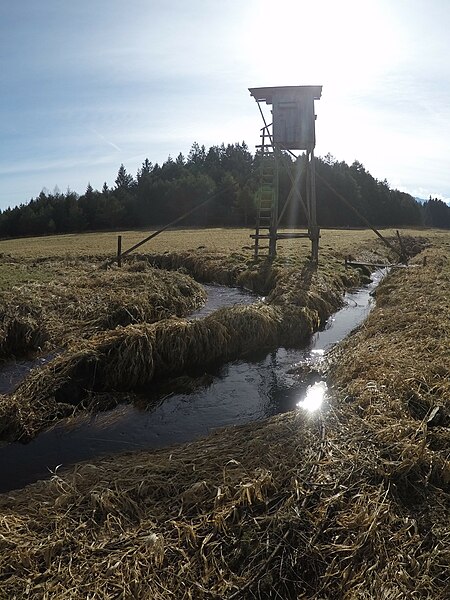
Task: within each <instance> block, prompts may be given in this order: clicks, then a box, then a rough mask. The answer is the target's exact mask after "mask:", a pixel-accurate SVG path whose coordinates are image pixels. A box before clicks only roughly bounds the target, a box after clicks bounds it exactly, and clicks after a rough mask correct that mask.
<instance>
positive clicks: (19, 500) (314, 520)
mask: <svg viewBox="0 0 450 600" xmlns="http://www.w3.org/2000/svg"><path fill="white" fill-rule="evenodd" d="M352 428H353V423H351V424H349V422H348V416H346V415H345V414H344V413H343V412H341V411H340V410H336V411H333V412H331V413H329V414H328V415H327V416H326V419H325V421H321V419H320V418H313V417H308V416H307V415H306V414H305V413H290V414H287V415H283V416H279V417H276V418H273V419H270V420H269V421H266V422H263V423H257V424H252V425H250V426H245V427H240V428H234V429H229V430H226V431H224V432H218V433H216V434H214V435H212V436H209V437H208V438H205V439H203V440H200V441H198V442H195V443H193V444H190V445H187V446H182V447H177V448H172V449H169V450H164V451H159V452H152V453H134V454H131V455H124V456H121V457H117V456H116V457H114V458H111V459H104V460H100V461H96V463H95V465H93V464H84V465H79V466H77V467H75V468H73V469H71V470H70V471H68V472H66V473H62V474H61V475H59V476H55V477H54V478H53V479H52V480H51V481H47V482H41V483H39V484H36V485H33V486H30V487H29V488H27V489H25V490H22V491H19V492H16V493H13V494H10V495H9V496H3V497H2V498H1V499H0V508H1V511H2V518H1V520H0V533H1V536H0V545H1V546H2V550H3V551H2V552H1V553H0V573H1V577H2V593H3V594H4V597H5V598H13V597H17V598H19V597H20V598H22V597H26V594H27V593H28V594H29V595H30V597H33V598H36V599H38V598H39V599H40V598H49V597H57V598H70V599H78V598H79V599H81V598H86V597H89V598H92V599H94V598H95V599H105V600H106V599H112V598H117V597H124V598H133V597H136V598H152V599H153V598H154V599H155V600H166V599H168V598H177V599H178V598H179V599H180V600H184V599H203V598H205V599H206V598H208V599H210V598H214V599H219V598H221V599H229V600H231V599H236V598H257V599H264V598H268V599H270V598H274V599H275V598H286V599H287V598H323V599H327V600H335V599H336V598H348V599H355V600H356V599H367V600H369V599H373V598H390V599H391V598H392V599H395V600H400V599H401V600H403V599H406V598H412V597H416V598H430V599H431V598H433V600H444V599H445V598H447V597H448V596H447V595H446V592H447V591H448V588H446V587H445V584H446V577H447V575H448V573H446V572H445V565H446V564H448V559H449V550H448V548H449V546H448V542H449V541H450V539H449V537H450V536H449V532H448V529H447V532H446V533H445V531H444V532H443V533H442V535H441V538H440V539H439V543H436V540H435V539H429V540H427V541H426V540H425V539H424V537H423V531H421V529H420V523H419V522H418V521H417V520H416V519H414V518H411V515H409V514H408V513H407V511H405V510H404V508H403V507H402V506H401V505H399V504H398V503H397V502H396V500H395V497H394V496H393V494H392V493H391V487H390V484H389V482H387V481H383V480H382V479H381V478H378V479H375V478H374V477H373V473H372V471H371V470H367V466H366V459H367V454H368V450H370V449H366V450H362V449H361V441H360V440H359V439H358V438H357V436H356V437H355V435H354V431H353V429H352ZM377 460H379V457H377V456H376V455H373V454H372V462H373V463H376V462H377ZM443 542H447V545H445V544H444V545H443ZM445 561H447V563H446V562H445Z"/></svg>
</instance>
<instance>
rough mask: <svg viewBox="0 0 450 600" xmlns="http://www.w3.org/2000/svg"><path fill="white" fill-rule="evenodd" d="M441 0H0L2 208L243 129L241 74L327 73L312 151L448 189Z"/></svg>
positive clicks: (447, 57) (302, 77)
mask: <svg viewBox="0 0 450 600" xmlns="http://www.w3.org/2000/svg"><path fill="white" fill-rule="evenodd" d="M449 30H450V0H340V1H339V2H337V1H336V0H308V1H305V0H276V1H275V0H273V1H272V2H269V1H267V0H226V1H218V0H77V1H76V2H74V1H73V0H18V1H17V2H12V1H11V2H8V1H7V0H3V1H2V2H1V3H0V73H1V79H0V86H1V93H0V140H1V144H0V210H3V209H5V208H6V207H8V206H11V207H12V206H15V205H18V204H22V203H27V202H28V201H29V200H30V199H31V198H33V197H36V196H38V194H39V193H40V191H41V190H42V189H47V190H49V191H53V190H54V189H55V187H57V188H58V189H59V190H60V191H62V192H65V191H66V190H67V189H68V188H69V189H71V190H74V191H76V192H78V193H80V194H82V193H83V192H84V191H85V189H86V186H87V184H88V183H90V184H91V185H92V186H93V187H94V188H96V189H101V187H102V186H103V183H104V182H106V183H107V184H108V185H109V186H113V185H114V180H115V178H116V175H117V171H118V169H119V166H120V165H121V164H124V166H125V168H126V170H127V172H129V173H131V174H132V175H136V172H137V170H138V168H139V167H140V166H141V164H142V162H143V161H144V159H145V158H148V159H149V160H150V161H151V162H152V163H156V162H158V163H160V164H161V163H162V162H164V161H165V160H166V159H167V157H168V156H169V155H170V156H172V157H173V158H176V156H177V155H178V154H179V153H180V152H182V153H183V154H184V155H185V156H186V155H187V154H188V153H189V149H190V148H191V146H192V144H193V142H198V143H199V144H200V145H202V144H204V145H205V146H206V148H209V147H210V146H213V145H220V144H221V143H222V142H223V143H225V144H228V143H235V142H242V141H245V142H246V143H247V145H248V146H249V149H250V150H251V151H252V152H254V149H255V145H256V144H257V143H258V142H259V130H260V128H261V127H262V121H261V117H260V114H259V111H258V107H257V104H256V102H255V100H254V99H253V98H252V97H251V96H250V94H249V92H248V88H249V87H271V86H280V85H322V86H323V91H322V98H321V99H320V100H319V101H317V102H316V113H317V121H316V139H317V145H316V154H317V155H321V156H324V155H326V154H327V153H331V154H332V155H333V156H334V157H336V159H338V160H345V161H346V162H348V163H351V162H353V161H354V160H355V159H356V160H359V161H360V162H361V163H363V165H364V166H365V168H366V169H367V170H369V171H370V172H371V173H372V175H374V176H375V177H376V178H378V179H380V180H384V179H387V181H388V182H389V184H390V185H391V187H394V188H398V189H400V190H402V191H406V192H408V193H410V194H412V195H413V196H416V197H421V198H428V197H429V196H430V195H431V196H433V197H438V198H442V199H444V200H446V201H449V202H450V36H449V35H448V31H449Z"/></svg>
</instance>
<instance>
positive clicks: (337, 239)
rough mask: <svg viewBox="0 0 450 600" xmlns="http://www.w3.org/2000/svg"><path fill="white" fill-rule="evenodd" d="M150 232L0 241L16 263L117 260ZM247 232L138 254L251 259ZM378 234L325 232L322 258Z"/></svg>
mask: <svg viewBox="0 0 450 600" xmlns="http://www.w3.org/2000/svg"><path fill="white" fill-rule="evenodd" d="M149 233H151V231H117V232H107V233H84V234H68V235H55V236H48V237H37V238H25V239H24V238H21V239H13V240H0V255H11V256H12V257H14V258H18V259H22V258H24V259H31V260H36V259H38V258H51V257H53V258H58V259H61V258H74V257H82V256H84V257H105V258H106V257H114V256H115V255H116V253H117V236H118V235H122V244H123V250H124V251H125V250H126V249H127V248H130V247H131V246H132V245H134V244H135V243H137V242H139V241H141V240H142V239H144V238H145V237H146V236H147V234H149ZM250 233H254V230H249V229H180V230H173V231H166V232H164V233H162V234H161V235H160V236H158V237H156V238H154V239H153V240H151V241H150V242H148V243H147V244H146V245H144V246H142V247H141V248H139V250H138V252H140V253H142V252H144V253H152V254H159V253H162V252H182V251H186V250H196V249H198V248H199V247H205V248H207V249H208V250H209V251H211V252H244V253H245V254H248V255H249V256H251V254H252V251H251V250H250V249H249V247H250V245H251V242H252V240H251V239H250V237H249V236H250ZM401 233H402V235H403V234H404V235H413V236H419V237H420V236H423V237H432V238H433V239H437V240H440V241H442V243H445V240H446V239H447V241H448V231H447V232H446V231H439V230H419V231H418V230H407V229H405V230H401ZM382 234H383V235H385V236H386V237H394V236H395V230H394V229H386V230H382ZM374 239H376V238H375V234H374V233H373V232H372V231H370V230H367V229H358V230H336V229H328V230H327V229H323V230H322V231H321V247H322V255H323V256H324V257H326V256H327V255H328V254H329V251H332V252H336V253H339V254H348V253H352V252H353V251H354V250H355V249H360V248H361V247H362V246H363V245H364V244H367V243H370V242H372V241H373V240H374ZM278 250H279V254H280V256H291V255H292V254H294V255H297V254H299V255H303V254H304V253H308V252H309V251H310V245H309V242H302V241H299V240H286V241H283V242H279V244H278Z"/></svg>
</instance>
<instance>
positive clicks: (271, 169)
mask: <svg viewBox="0 0 450 600" xmlns="http://www.w3.org/2000/svg"><path fill="white" fill-rule="evenodd" d="M249 91H250V94H251V96H253V98H254V99H255V100H256V102H257V103H258V107H259V110H260V113H261V116H262V119H263V121H264V127H263V128H262V129H261V132H262V133H261V138H262V143H261V144H260V145H258V146H257V147H258V149H259V152H260V156H261V185H260V190H259V196H258V206H257V217H256V230H255V234H254V235H252V236H251V237H252V238H253V239H254V240H255V246H254V248H255V257H258V255H259V252H260V251H261V250H262V247H261V246H260V244H259V242H260V240H267V241H268V242H269V246H268V247H267V248H268V250H269V257H271V258H273V257H274V256H275V255H276V243H277V240H279V239H287V238H302V237H303V238H309V239H310V240H311V244H312V260H313V261H315V262H317V260H318V256H319V228H318V226H317V221H316V185H315V170H314V146H315V144H316V135H315V119H316V116H315V111H314V101H315V100H319V99H320V97H321V95H322V86H319V85H301V86H281V87H262V88H249ZM264 103H265V104H268V105H271V106H272V111H271V112H272V122H271V123H269V124H267V121H266V118H265V116H264V112H263V110H262V108H261V104H264ZM283 150H284V151H288V152H290V153H291V154H292V155H293V156H294V157H295V159H296V162H297V170H296V173H295V175H293V174H292V172H291V170H290V169H288V173H289V175H290V176H291V182H292V189H291V192H290V193H289V196H288V199H287V201H286V204H285V206H284V209H283V211H282V213H281V214H278V173H279V164H280V162H283V161H284V162H286V159H285V157H283ZM292 150H303V151H305V152H306V154H305V158H304V160H301V158H300V157H298V156H296V155H295V154H293V152H292ZM303 169H305V170H306V202H305V200H303V198H302V195H301V192H300V180H301V175H302V171H303ZM295 201H297V202H299V203H300V204H301V205H302V207H303V209H304V211H305V214H306V220H307V223H308V231H307V232H289V233H286V232H285V233H279V232H278V225H279V223H280V221H281V218H282V217H283V214H284V212H285V210H286V207H287V204H288V203H289V202H295Z"/></svg>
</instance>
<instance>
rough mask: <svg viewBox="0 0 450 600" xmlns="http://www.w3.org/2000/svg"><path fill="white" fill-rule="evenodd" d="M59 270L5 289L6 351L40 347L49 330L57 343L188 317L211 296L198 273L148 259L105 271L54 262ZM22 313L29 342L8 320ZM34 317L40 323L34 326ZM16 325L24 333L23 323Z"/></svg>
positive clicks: (0, 297)
mask: <svg viewBox="0 0 450 600" xmlns="http://www.w3.org/2000/svg"><path fill="white" fill-rule="evenodd" d="M45 268H46V269H48V268H49V265H48V264H46V267H45ZM53 269H54V275H55V277H54V280H53V281H52V282H48V283H45V284H43V283H39V282H33V283H29V284H24V285H20V286H17V287H15V288H13V289H12V290H10V291H4V292H2V293H1V294H0V303H1V306H2V310H3V313H4V318H3V322H4V323H6V325H5V326H4V327H3V330H4V331H3V335H1V330H0V340H1V344H0V347H1V348H2V350H3V355H4V356H8V355H9V356H11V355H14V356H17V355H20V354H24V353H26V352H29V351H30V350H34V349H36V348H37V347H38V346H41V345H42V342H43V337H44V332H45V334H46V336H47V337H48V346H50V347H53V348H54V347H56V346H59V345H64V344H67V343H68V342H69V341H70V340H71V339H72V340H73V339H77V338H80V337H89V336H91V335H93V334H94V333H96V332H98V331H102V330H108V329H114V328H115V327H116V326H118V325H128V324H130V323H142V322H148V323H152V322H154V321H157V320H159V319H162V318H167V317H169V316H171V315H179V316H183V315H186V314H189V313H190V312H192V311H193V310H195V309H196V308H198V307H199V306H201V305H202V304H203V303H204V301H205V291H204V289H203V288H202V286H200V285H199V284H198V283H196V282H195V281H194V280H193V279H192V278H190V277H188V276H187V275H185V274H182V273H168V272H165V271H160V270H156V269H153V268H151V267H150V266H149V265H145V264H143V263H142V264H141V265H138V266H136V265H133V264H131V265H129V266H127V267H125V268H124V269H121V270H119V269H117V268H116V269H110V270H107V271H102V270H100V269H98V267H97V268H96V267H93V266H92V265H91V264H88V263H83V262H78V263H76V264H70V263H63V262H61V263H56V264H54V265H53ZM17 314H19V315H21V322H23V323H29V325H30V329H31V328H32V329H33V331H30V332H29V333H28V334H26V335H25V334H24V335H22V338H23V341H21V340H19V339H18V340H17V343H14V336H13V335H12V334H9V329H10V328H11V326H10V325H8V324H9V323H13V322H14V321H13V319H14V318H16V317H17ZM32 320H34V321H36V322H38V323H39V325H38V326H34V327H32V325H33V323H32ZM7 327H8V328H9V329H7ZM16 330H17V335H16V337H19V333H20V331H19V326H18V325H17V327H16ZM34 330H36V331H34ZM39 332H40V335H38V333H39Z"/></svg>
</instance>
